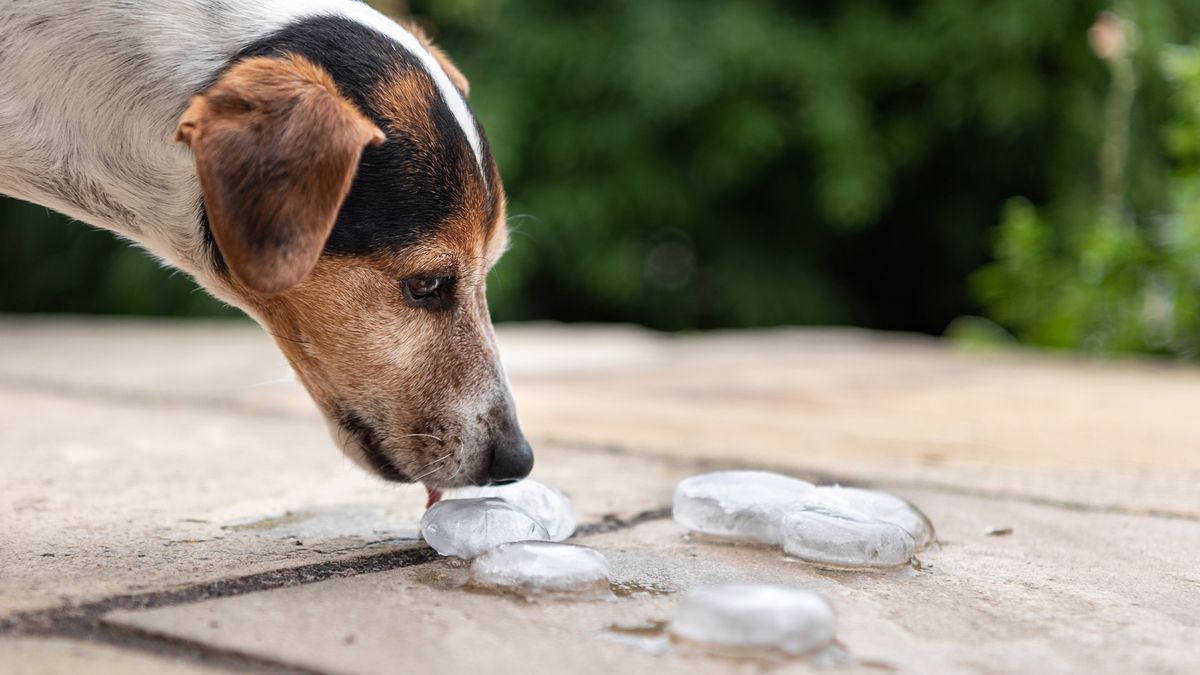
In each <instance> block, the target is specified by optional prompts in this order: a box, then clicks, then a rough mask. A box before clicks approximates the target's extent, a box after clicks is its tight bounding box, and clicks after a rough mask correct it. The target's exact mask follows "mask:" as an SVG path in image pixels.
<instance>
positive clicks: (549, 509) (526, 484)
mask: <svg viewBox="0 0 1200 675" xmlns="http://www.w3.org/2000/svg"><path fill="white" fill-rule="evenodd" d="M453 496H454V498H460V497H499V498H500V499H503V500H504V501H506V502H508V503H509V504H512V505H513V506H516V507H517V508H520V509H523V510H524V511H525V512H527V513H528V514H529V515H531V516H533V517H534V518H535V519H536V520H537V521H538V522H539V523H541V524H542V526H543V527H545V528H546V531H547V532H549V533H550V540H551V541H562V540H564V539H567V538H569V537H570V536H571V535H572V534H575V509H573V508H572V507H571V500H569V499H567V497H566V495H564V494H563V493H561V492H559V491H558V490H555V489H554V488H552V487H550V486H548V485H545V484H543V483H539V482H537V481H536V480H530V479H528V478H526V479H525V480H523V481H521V482H519V483H514V484H512V485H501V486H495V487H469V488H459V489H456V490H454V492H453Z"/></svg>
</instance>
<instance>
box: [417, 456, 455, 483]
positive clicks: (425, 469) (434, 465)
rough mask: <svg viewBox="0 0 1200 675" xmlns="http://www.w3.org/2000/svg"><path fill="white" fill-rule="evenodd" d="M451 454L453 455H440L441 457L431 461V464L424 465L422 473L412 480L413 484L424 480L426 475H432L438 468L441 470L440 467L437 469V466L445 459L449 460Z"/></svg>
mask: <svg viewBox="0 0 1200 675" xmlns="http://www.w3.org/2000/svg"><path fill="white" fill-rule="evenodd" d="M453 454H454V453H446V454H445V455H442V456H441V457H439V458H437V459H435V460H433V461H432V462H430V463H428V464H426V465H425V466H424V467H423V470H422V473H420V474H419V475H417V476H416V477H415V478H413V482H414V483H415V482H417V481H420V480H421V479H422V478H425V477H426V476H428V475H430V474H432V473H433V472H435V471H437V470H438V469H439V468H441V467H439V466H438V465H439V464H441V463H442V462H444V461H446V460H447V459H450V456H451V455H453Z"/></svg>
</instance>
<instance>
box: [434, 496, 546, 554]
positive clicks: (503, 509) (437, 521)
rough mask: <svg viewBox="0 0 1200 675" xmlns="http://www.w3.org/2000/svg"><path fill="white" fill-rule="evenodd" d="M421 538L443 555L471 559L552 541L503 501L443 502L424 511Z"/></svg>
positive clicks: (531, 520) (530, 519)
mask: <svg viewBox="0 0 1200 675" xmlns="http://www.w3.org/2000/svg"><path fill="white" fill-rule="evenodd" d="M421 536H422V537H424V538H425V542H426V543H428V544H429V545H430V546H431V547H433V550H435V551H437V552H438V553H440V554H442V555H448V556H456V557H459V558H464V559H468V560H469V559H472V558H476V557H478V556H480V555H481V554H483V553H486V552H487V551H490V550H491V549H493V548H496V547H497V546H499V545H500V544H506V543H508V542H513V541H527V540H541V541H545V540H547V539H549V538H550V534H549V533H548V532H546V528H545V527H543V526H542V524H541V523H539V522H537V520H535V519H534V517H533V516H531V515H530V514H529V513H527V512H525V511H524V510H523V509H520V508H518V507H516V506H513V505H512V504H509V503H508V502H506V501H504V500H503V499H497V498H495V497H482V498H477V499H444V500H442V501H440V502H438V503H436V504H434V505H433V506H431V507H429V509H427V510H426V511H425V516H424V517H423V518H421Z"/></svg>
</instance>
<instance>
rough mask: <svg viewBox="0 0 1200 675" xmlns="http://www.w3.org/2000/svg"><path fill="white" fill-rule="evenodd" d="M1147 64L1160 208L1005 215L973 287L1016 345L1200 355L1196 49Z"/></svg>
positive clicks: (1017, 203)
mask: <svg viewBox="0 0 1200 675" xmlns="http://www.w3.org/2000/svg"><path fill="white" fill-rule="evenodd" d="M1155 55H1156V56H1158V57H1159V60H1160V63H1161V66H1162V69H1163V72H1164V73H1165V74H1166V76H1167V78H1168V80H1169V82H1170V85H1171V87H1172V91H1173V95H1172V104H1173V105H1172V109H1173V111H1174V116H1173V117H1172V118H1171V119H1170V120H1169V122H1168V123H1167V124H1166V125H1165V126H1164V130H1163V134H1162V139H1163V143H1164V146H1165V148H1166V149H1167V152H1168V154H1169V156H1170V157H1171V159H1172V160H1173V164H1172V166H1171V171H1170V174H1169V175H1168V176H1166V177H1165V178H1164V180H1163V185H1164V186H1165V188H1166V189H1165V190H1164V194H1163V195H1162V198H1161V202H1159V203H1157V204H1153V205H1151V206H1148V207H1144V208H1140V209H1139V208H1125V209H1122V210H1118V211H1117V212H1116V213H1107V212H1106V211H1105V209H1103V208H1101V207H1100V206H1097V204H1103V203H1105V202H1107V201H1110V200H1109V196H1107V195H1101V197H1100V199H1098V200H1097V201H1096V202H1094V203H1091V204H1085V205H1081V206H1076V207H1074V208H1049V209H1038V208H1035V207H1034V206H1032V205H1031V204H1030V203H1028V202H1027V201H1025V200H1021V199H1017V200H1013V201H1012V202H1010V203H1009V205H1008V208H1007V209H1006V212H1005V217H1004V219H1003V223H1002V225H1001V230H1000V236H999V240H998V244H997V252H996V254H997V262H996V263H995V264H993V265H991V266H989V267H988V268H986V269H984V270H983V271H981V272H980V273H979V274H978V275H977V276H976V277H975V279H974V282H975V286H976V288H977V289H978V291H979V293H980V296H981V298H982V299H983V300H984V302H985V303H986V305H987V307H988V309H989V311H990V313H991V315H992V316H993V317H994V318H995V319H997V320H998V321H1000V322H1001V323H1002V324H1004V325H1007V326H1010V327H1012V328H1013V329H1014V330H1015V331H1016V333H1017V336H1018V337H1020V338H1021V339H1022V340H1025V341H1028V342H1033V343H1036V344H1042V345H1050V346H1055V347H1064V348H1073V349H1081V350H1085V351H1089V352H1096V353H1112V352H1124V351H1135V352H1154V353H1167V354H1172V355H1177V356H1181V357H1187V358H1195V357H1197V356H1200V180H1198V179H1200V41H1197V42H1196V43H1195V44H1194V45H1193V46H1191V47H1173V48H1167V49H1164V50H1161V51H1157V50H1156V52H1155ZM1114 72H1116V71H1114ZM1119 87H1120V83H1119V81H1114V88H1119ZM1131 93H1132V92H1131ZM1121 133H1125V131H1124V130H1123V129H1120V128H1114V129H1112V130H1111V131H1110V135H1114V134H1121ZM1109 142H1110V143H1111V142H1112V139H1111V138H1110V139H1109ZM1120 161H1123V158H1120ZM1118 187H1119V185H1118ZM1120 197H1121V195H1116V198H1117V203H1120Z"/></svg>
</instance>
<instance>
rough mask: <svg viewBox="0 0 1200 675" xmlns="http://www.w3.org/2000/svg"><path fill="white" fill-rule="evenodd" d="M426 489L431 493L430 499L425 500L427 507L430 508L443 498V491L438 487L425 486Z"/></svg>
mask: <svg viewBox="0 0 1200 675" xmlns="http://www.w3.org/2000/svg"><path fill="white" fill-rule="evenodd" d="M425 491H426V492H428V493H429V501H427V502H425V508H429V507H431V506H433V505H434V504H436V503H438V502H439V501H441V499H442V491H441V490H439V489H437V488H432V487H429V486H428V485H426V486H425Z"/></svg>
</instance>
